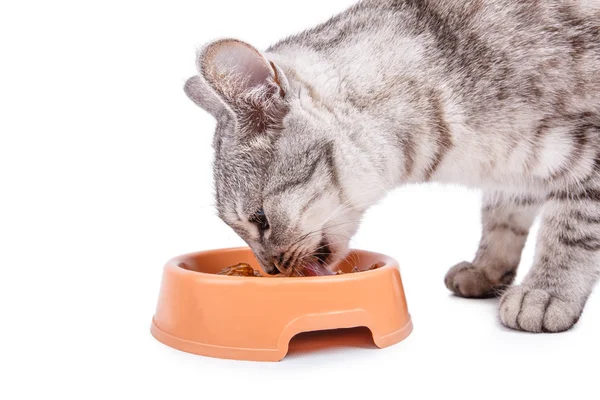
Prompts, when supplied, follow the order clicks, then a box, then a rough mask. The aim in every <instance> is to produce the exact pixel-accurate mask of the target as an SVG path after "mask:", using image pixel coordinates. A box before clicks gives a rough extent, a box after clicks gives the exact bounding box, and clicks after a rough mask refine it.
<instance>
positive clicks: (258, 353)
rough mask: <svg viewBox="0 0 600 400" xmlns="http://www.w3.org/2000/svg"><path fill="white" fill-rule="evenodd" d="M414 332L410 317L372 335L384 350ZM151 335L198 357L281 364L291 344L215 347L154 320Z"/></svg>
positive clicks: (375, 342)
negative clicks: (181, 335)
mask: <svg viewBox="0 0 600 400" xmlns="http://www.w3.org/2000/svg"><path fill="white" fill-rule="evenodd" d="M360 327H361V326H357V327H355V328H360ZM366 328H368V327H366ZM369 330H370V329H369ZM412 331H413V324H412V320H411V318H410V316H409V318H408V322H407V323H406V324H405V325H404V326H403V327H402V328H401V329H399V330H397V331H395V332H392V333H390V334H387V335H383V336H375V335H373V334H372V338H373V342H374V344H375V346H377V347H378V348H379V349H384V348H386V347H390V346H393V345H395V344H398V343H400V342H402V341H403V340H405V339H406V338H408V337H409V336H410V334H411V333H412ZM371 332H372V331H371ZM150 333H151V334H152V336H153V337H154V338H155V339H156V340H158V341H159V342H161V343H162V344H164V345H166V346H168V347H171V348H173V349H176V350H180V351H183V352H186V353H190V354H194V355H198V356H204V357H211V358H221V359H228V360H240V361H257V362H279V361H282V360H283V359H284V358H285V357H286V356H287V353H288V349H289V343H284V345H283V346H281V347H282V348H277V349H254V348H252V349H245V348H235V347H224V346H214V345H209V344H204V343H197V342H192V341H189V340H185V339H181V338H178V337H175V336H172V335H169V334H168V333H166V332H164V331H162V330H161V329H160V328H159V327H158V326H157V325H156V322H155V321H154V319H153V320H152V325H151V327H150ZM300 333H309V332H299V333H298V334H300Z"/></svg>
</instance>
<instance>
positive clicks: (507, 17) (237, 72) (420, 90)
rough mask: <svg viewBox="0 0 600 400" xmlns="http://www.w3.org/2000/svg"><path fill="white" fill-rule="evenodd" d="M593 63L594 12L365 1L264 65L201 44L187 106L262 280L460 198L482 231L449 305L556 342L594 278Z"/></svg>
mask: <svg viewBox="0 0 600 400" xmlns="http://www.w3.org/2000/svg"><path fill="white" fill-rule="evenodd" d="M599 65H600V2H598V1H595V0H580V1H570V0H445V1H444V0H439V1H433V0H365V1H362V2H360V3H358V4H356V5H355V6H353V7H351V8H349V9H348V10H346V11H344V12H342V13H340V14H339V15H337V16H335V17H333V18H332V19H330V20H329V21H327V22H325V23H323V24H321V25H319V26H317V27H315V28H313V29H310V30H307V31H305V32H302V33H300V34H298V35H295V36H292V37H289V38H286V39H284V40H282V41H279V42H277V43H276V44H274V45H273V46H272V47H270V48H268V49H266V50H265V51H259V50H257V49H255V48H254V47H252V46H251V45H249V44H247V43H244V42H242V41H239V40H235V39H223V40H216V41H214V42H212V43H210V44H208V45H207V46H205V47H204V48H202V50H201V51H200V52H199V54H198V58H197V67H198V75H197V76H194V77H192V78H190V79H189V80H188V81H187V83H186V85H185V91H186V93H187V95H188V96H189V97H190V98H191V99H192V100H193V101H194V102H196V104H198V105H199V106H201V107H202V108H203V109H205V110H206V111H208V112H210V113H211V114H212V115H213V116H214V117H215V119H216V121H217V127H216V133H215V136H214V149H215V154H216V157H215V164H214V178H215V182H216V188H215V189H216V203H217V208H218V213H219V215H220V217H221V218H222V219H223V220H224V221H225V222H226V223H227V224H228V225H229V226H231V228H232V229H234V230H235V231H236V232H237V233H238V234H239V235H240V236H241V237H242V238H243V239H244V240H245V241H246V242H247V243H248V245H249V246H250V247H251V248H252V250H253V251H254V253H255V255H256V257H257V258H258V260H259V261H260V263H261V266H262V268H263V269H264V270H265V271H266V272H268V273H278V272H279V271H281V272H283V273H287V272H288V271H290V269H292V268H295V267H297V266H300V265H303V264H304V263H315V262H316V263H318V264H319V265H321V266H323V267H325V266H328V267H330V268H335V266H336V263H338V262H339V260H340V259H342V258H343V257H345V256H346V255H347V252H348V243H349V241H350V238H351V237H352V236H353V235H354V234H355V232H356V230H357V228H358V226H359V223H360V220H361V216H362V215H363V214H364V212H365V211H366V210H367V209H368V208H369V207H370V206H372V205H373V204H375V203H377V202H378V201H379V200H381V199H382V198H383V197H384V196H385V195H386V193H388V192H389V191H391V190H392V189H395V188H397V187H399V186H400V185H403V184H406V183H427V182H442V183H458V184H463V185H466V186H468V187H474V188H479V189H482V190H483V192H484V194H483V209H482V219H483V233H482V238H481V243H480V246H479V250H478V252H477V254H476V257H475V259H474V260H473V261H472V262H465V263H462V264H460V265H457V266H455V267H454V268H452V269H450V271H449V272H448V275H447V276H446V285H447V287H448V289H449V290H451V291H452V292H454V293H456V294H457V295H460V296H464V297H475V298H478V297H487V296H490V295H498V296H501V301H500V309H499V312H500V320H501V321H502V323H503V324H504V325H506V326H507V327H510V328H513V329H517V330H523V331H529V332H561V331H565V330H568V329H569V328H571V327H572V326H573V325H574V324H575V323H576V322H577V321H578V319H579V317H580V315H581V313H582V311H583V309H584V305H585V304H586V301H587V299H588V296H589V295H590V293H591V292H592V289H593V287H594V285H595V283H596V281H597V279H598V276H599V274H600V262H599V261H600V259H599V254H600V71H599V70H598V66H599ZM538 213H541V220H540V221H541V230H540V234H539V237H538V239H537V245H536V253H535V261H534V265H533V267H532V269H531V271H530V272H529V273H528V275H527V276H526V278H525V279H524V281H523V282H522V283H521V285H519V286H512V287H511V285H512V284H513V281H514V279H515V275H516V269H517V266H518V265H519V262H520V259H521V251H522V250H523V247H524V245H525V241H526V238H527V235H528V232H529V230H530V227H531V225H532V223H533V221H534V220H535V219H536V217H537V216H538Z"/></svg>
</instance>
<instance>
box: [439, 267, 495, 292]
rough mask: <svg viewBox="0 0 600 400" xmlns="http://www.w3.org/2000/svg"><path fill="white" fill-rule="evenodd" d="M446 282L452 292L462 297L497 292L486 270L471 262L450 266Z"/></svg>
mask: <svg viewBox="0 0 600 400" xmlns="http://www.w3.org/2000/svg"><path fill="white" fill-rule="evenodd" d="M444 282H445V283H446V287H447V288H448V289H449V290H450V291H451V292H453V293H454V294H456V295H457V296H461V297H468V298H484V297H491V296H494V294H495V293H496V291H495V288H494V285H493V284H492V283H491V282H490V280H489V279H488V277H487V276H486V275H485V272H484V270H483V269H481V268H477V267H475V266H474V265H473V264H471V263H470V262H462V263H460V264H458V265H455V266H454V267H452V268H450V270H449V271H448V273H447V274H446V279H445V280H444Z"/></svg>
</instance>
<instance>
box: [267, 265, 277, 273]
mask: <svg viewBox="0 0 600 400" xmlns="http://www.w3.org/2000/svg"><path fill="white" fill-rule="evenodd" d="M265 272H266V273H267V274H269V275H279V270H278V269H277V268H275V267H274V266H273V267H270V268H265Z"/></svg>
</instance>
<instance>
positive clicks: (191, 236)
mask: <svg viewBox="0 0 600 400" xmlns="http://www.w3.org/2000/svg"><path fill="white" fill-rule="evenodd" d="M349 4H351V1H349V0H336V1H332V0H330V1H323V0H319V1H317V0H306V1H301V2H300V1H282V0H278V1H274V0H260V1H258V0H254V1H241V0H240V1H218V2H212V1H211V2H208V1H203V0H195V1H189V2H183V1H169V2H154V1H145V2H142V1H108V0H106V1H102V2H83V1H72V2H67V1H48V2H43V1H31V2H10V4H9V2H3V3H2V5H1V6H0V44H1V53H0V57H1V61H0V71H1V73H0V135H1V142H0V179H1V186H0V190H1V193H2V194H1V196H0V202H1V209H0V213H1V214H0V235H1V242H0V252H1V253H0V254H1V264H0V265H1V268H2V272H1V275H0V300H1V301H0V310H1V314H0V324H1V327H0V339H1V340H0V368H1V369H2V372H1V375H0V376H1V378H0V381H1V382H2V383H1V384H0V398H2V399H22V398H23V399H25V398H32V399H33V398H36V399H38V398H50V397H54V396H60V398H65V399H82V398H86V399H91V398H103V399H107V398H112V399H134V398H170V399H173V398H181V399H192V398H230V397H231V398H234V397H236V398H246V397H249V398H253V397H258V396H260V397H261V398H306V397H307V396H318V397H317V398H321V397H324V396H326V395H327V396H340V395H344V396H345V395H347V394H350V395H355V396H358V395H360V396H361V397H363V396H364V397H369V398H373V397H375V395H376V394H377V395H379V396H378V397H383V398H400V397H404V398H408V399H413V398H422V397H424V396H425V395H433V396H435V398H461V399H464V398H475V397H477V398H490V397H492V398H496V397H497V398H504V397H510V398H522V397H524V396H525V395H531V396H535V398H542V397H546V398H554V397H558V396H563V395H565V396H566V395H569V398H576V399H579V398H597V393H596V394H594V390H593V385H594V384H595V383H596V382H595V381H594V379H597V376H598V373H597V370H598V369H597V364H598V361H599V360H600V358H599V356H600V350H599V344H598V340H599V339H600V299H599V298H598V295H595V296H593V297H592V298H591V299H590V301H589V304H588V306H587V309H586V312H585V314H584V316H583V318H582V319H581V321H580V323H579V324H578V325H577V326H576V328H575V329H574V330H573V331H571V332H567V333H563V334H558V335H531V334H524V333H518V332H513V331H508V330H506V329H504V328H502V327H501V326H500V325H499V324H498V321H497V313H496V303H497V302H496V300H485V301H474V300H462V299H457V298H453V297H452V296H451V295H450V294H449V293H448V291H447V290H446V288H445V287H444V284H443V278H444V275H445V272H446V270H447V269H448V268H449V267H450V266H452V265H454V264H455V263H457V262H459V261H462V260H465V259H471V257H472V256H473V254H474V251H475V249H476V246H477V242H478V239H479V229H480V226H479V210H478V208H479V194H478V193H475V192H468V191H465V190H463V189H460V188H450V187H437V186H427V187H425V186H424V187H410V188H404V189H401V190H399V191H398V192H396V193H394V194H392V195H390V197H389V198H387V199H386V200H385V201H384V202H383V203H382V204H380V205H379V206H378V207H376V208H374V209H373V210H372V211H371V212H370V213H369V214H368V215H367V217H366V219H365V222H364V225H363V227H362V229H361V231H360V233H359V234H358V235H357V237H356V238H355V240H354V242H353V245H354V247H358V248H363V249H368V250H374V251H380V252H384V253H387V254H390V255H392V256H393V257H395V258H397V259H398V260H399V261H400V263H401V270H402V275H403V279H404V285H405V290H406V293H407V297H408V301H409V308H410V311H411V313H412V316H413V320H414V324H415V330H414V332H413V334H412V335H411V336H410V337H409V338H408V339H407V340H406V341H404V342H402V343H400V344H399V345H396V346H393V347H391V348H388V349H384V350H378V349H374V348H372V346H370V347H369V346H366V348H365V346H364V345H357V346H353V345H352V343H350V345H348V346H343V347H340V348H335V349H320V350H316V351H312V352H308V353H306V352H298V351H296V352H294V353H293V354H291V355H290V357H289V358H287V359H285V360H284V361H283V362H281V363H276V364H260V363H246V362H236V361H225V360H216V359H208V358H203V357H199V356H194V355H189V354H186V353H181V352H178V351H176V350H173V349H170V348H168V347H166V346H164V345H162V344H160V343H158V342H157V341H156V340H155V339H154V338H152V336H151V335H150V333H149V327H150V322H151V318H152V315H153V312H154V307H155V305H156V300H157V295H158V289H159V285H160V280H161V274H162V267H163V264H164V262H165V261H167V260H168V259H169V258H171V257H173V256H175V255H179V254H182V253H187V252H191V251H197V250H202V249H209V248H215V247H230V246H237V245H241V244H243V243H242V242H241V241H240V239H239V238H237V237H236V236H235V235H234V234H233V232H232V231H231V230H230V229H229V228H227V227H226V226H225V225H224V224H223V223H221V222H220V221H219V220H218V219H217V218H216V217H215V212H214V209H213V199H212V177H211V159H212V149H211V147H210V145H211V136H212V131H213V128H214V122H213V120H212V118H211V117H210V116H209V115H208V114H206V113H204V112H202V111H201V110H200V109H198V108H197V107H196V106H194V105H193V104H192V103H191V102H190V101H189V100H188V99H187V98H186V97H185V96H184V93H183V90H182V87H183V83H184V81H185V79H186V78H188V77H189V76H191V75H192V74H194V73H195V68H194V60H195V51H196V48H197V47H198V46H200V45H202V44H204V43H206V42H207V41H209V40H212V39H215V38H220V37H223V36H232V37H237V38H240V39H243V40H246V41H249V42H250V43H252V44H254V45H255V46H257V47H259V48H266V47H267V46H268V45H270V44H271V43H273V42H274V41H276V40H278V39H279V38H282V37H284V36H286V35H288V34H291V33H294V32H297V31H299V30H302V29H304V28H307V27H310V26H312V25H314V24H316V23H318V22H321V21H324V20H325V19H326V18H328V17H329V16H331V15H332V14H334V13H336V12H338V11H341V10H343V9H344V8H345V7H346V6H347V5H349ZM534 233H535V232H534ZM533 240H534V237H533V238H532V240H530V242H529V244H528V246H527V249H526V252H525V255H524V258H523V266H522V269H521V270H520V273H519V279H521V278H522V277H523V274H524V273H525V272H526V271H527V269H528V268H529V264H530V262H531V259H532V251H533V244H534V241H533ZM355 339H356V340H355V341H357V342H360V340H359V339H357V338H355ZM352 340H354V339H351V340H350V342H352ZM594 386H595V385H594ZM384 390H387V391H388V392H392V393H391V394H390V393H388V394H383V391H384ZM352 397H354V396H352Z"/></svg>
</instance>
